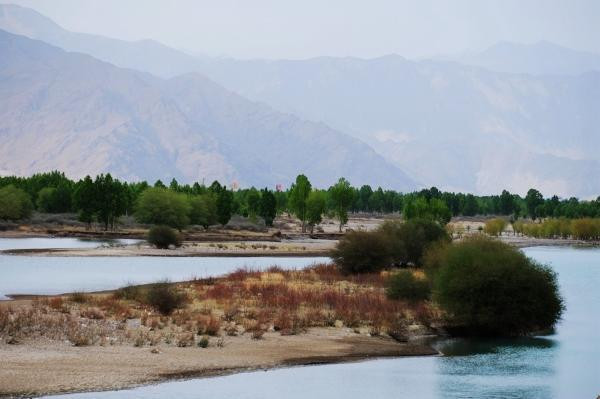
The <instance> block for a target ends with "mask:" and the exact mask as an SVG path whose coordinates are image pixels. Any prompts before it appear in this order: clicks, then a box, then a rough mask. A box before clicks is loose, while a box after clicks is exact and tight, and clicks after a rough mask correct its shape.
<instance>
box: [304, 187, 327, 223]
mask: <svg viewBox="0 0 600 399" xmlns="http://www.w3.org/2000/svg"><path fill="white" fill-rule="evenodd" d="M325 205H326V199H325V193H323V192H322V191H318V190H315V191H312V192H311V193H310V194H309V195H308V199H307V200H306V220H307V222H308V225H309V226H310V234H312V233H313V230H314V227H315V225H317V224H319V223H321V222H322V220H323V219H322V216H323V213H324V212H325Z"/></svg>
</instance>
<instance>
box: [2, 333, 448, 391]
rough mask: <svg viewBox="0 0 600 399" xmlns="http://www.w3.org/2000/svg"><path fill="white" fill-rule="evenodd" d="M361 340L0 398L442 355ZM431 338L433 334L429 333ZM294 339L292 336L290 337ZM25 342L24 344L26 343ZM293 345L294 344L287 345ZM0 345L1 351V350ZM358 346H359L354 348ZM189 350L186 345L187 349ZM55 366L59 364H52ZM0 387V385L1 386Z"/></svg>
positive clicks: (428, 349)
mask: <svg viewBox="0 0 600 399" xmlns="http://www.w3.org/2000/svg"><path fill="white" fill-rule="evenodd" d="M360 338H362V339H364V340H369V341H371V342H370V344H371V345H365V346H364V348H363V349H362V351H361V349H360V345H359V344H357V343H354V344H353V346H352V350H353V351H354V350H355V351H356V352H353V353H343V354H339V355H335V354H322V355H314V354H310V355H308V356H294V357H288V358H284V359H281V360H279V361H275V362H270V363H260V362H258V363H257V364H253V365H244V366H229V367H227V366H226V367H200V368H197V369H193V368H192V369H187V370H181V371H163V372H161V373H157V374H156V375H147V376H145V377H144V378H141V379H139V381H137V382H135V383H123V384H120V385H117V386H115V385H113V386H110V384H109V383H108V382H107V383H105V384H104V387H102V386H96V387H91V388H89V389H77V388H74V387H69V386H68V385H69V384H68V383H61V384H60V385H61V387H62V388H61V389H55V390H54V389H53V390H46V391H45V390H35V389H34V390H32V389H29V390H23V391H18V390H17V391H12V392H1V391H0V398H11V399H12V398H15V399H17V398H18V399H21V398H39V397H43V396H55V395H66V394H76V393H92V392H107V391H127V390H132V389H135V388H139V387H143V386H151V385H157V384H161V383H168V382H177V381H185V380H192V379H203V378H215V377H225V376H229V375H234V374H240V373H252V372H256V371H272V370H278V369H286V368H294V367H309V366H316V365H328V364H344V363H354V362H362V361H370V360H377V359H386V358H403V357H425V356H428V357H429V356H443V354H442V353H441V352H439V351H438V350H436V349H434V348H433V347H432V346H430V345H427V344H423V343H417V341H419V340H418V339H415V342H413V343H410V342H409V343H398V342H396V341H393V340H392V339H391V338H382V337H360ZM428 338H433V337H428ZM292 339H293V338H292ZM378 340H379V341H381V340H385V341H388V342H384V346H385V347H386V348H385V349H382V350H377V351H376V352H373V346H372V344H376V341H378ZM390 343H391V344H392V345H396V346H397V347H396V348H394V349H390V348H389V346H390ZM25 345H26V344H25ZM290 347H291V348H293V345H291V346H290ZM1 348H2V347H1V346H0V351H1ZM357 348H358V349H357ZM178 349H181V350H186V348H178ZM187 350H189V349H187ZM55 366H60V364H59V365H55ZM31 372H32V373H35V372H36V370H31ZM0 389H1V388H0Z"/></svg>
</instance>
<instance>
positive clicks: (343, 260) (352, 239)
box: [331, 231, 391, 273]
mask: <svg viewBox="0 0 600 399" xmlns="http://www.w3.org/2000/svg"><path fill="white" fill-rule="evenodd" d="M331 257H332V259H333V261H334V262H335V263H336V265H337V266H338V267H339V268H340V270H341V271H342V272H343V273H372V272H376V271H379V270H381V269H383V268H385V267H387V266H389V264H390V261H391V257H390V253H389V245H388V243H387V240H386V238H385V237H384V236H383V235H382V234H380V233H379V232H366V231H351V232H349V233H346V235H345V236H344V237H342V239H341V240H340V241H339V242H338V244H337V245H336V247H335V249H334V250H333V251H332V253H331Z"/></svg>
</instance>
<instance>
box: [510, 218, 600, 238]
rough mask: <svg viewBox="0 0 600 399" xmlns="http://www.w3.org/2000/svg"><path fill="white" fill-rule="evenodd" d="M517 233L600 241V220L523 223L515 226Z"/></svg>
mask: <svg viewBox="0 0 600 399" xmlns="http://www.w3.org/2000/svg"><path fill="white" fill-rule="evenodd" d="M513 228H514V230H515V233H519V234H523V235H526V236H530V237H535V238H569V237H572V238H576V239H579V240H598V239H600V218H579V219H567V218H558V219H546V220H544V221H543V222H541V223H534V222H523V221H521V220H519V221H517V222H515V223H514V224H513Z"/></svg>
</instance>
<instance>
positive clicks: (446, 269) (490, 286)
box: [430, 236, 564, 336]
mask: <svg viewBox="0 0 600 399" xmlns="http://www.w3.org/2000/svg"><path fill="white" fill-rule="evenodd" d="M433 259H434V261H435V262H436V263H437V264H436V265H434V266H433V267H431V268H430V269H437V271H436V272H435V276H434V291H433V298H434V300H435V301H436V302H437V303H438V304H439V305H440V307H441V308H442V309H443V310H444V311H445V312H446V313H447V316H448V319H449V326H448V329H449V331H450V332H451V333H454V334H458V335H492V336H515V335H524V334H528V333H532V332H535V331H541V330H547V329H551V328H553V327H554V325H555V324H556V322H557V321H558V320H559V319H560V316H561V314H562V312H563V309H564V306H563V300H562V298H561V296H560V293H559V289H558V283H557V280H556V274H555V273H554V272H553V271H552V270H551V269H550V268H548V267H546V266H542V265H540V264H538V263H536V262H535V261H533V260H531V259H529V258H527V257H526V256H525V255H524V254H523V253H522V252H521V251H520V250H518V249H516V248H513V247H511V246H509V245H507V244H504V243H502V242H500V241H497V240H493V239H490V238H486V237H483V236H480V237H472V238H469V239H466V240H465V241H463V242H460V243H457V244H452V245H448V246H446V247H443V248H442V249H441V250H440V253H438V256H435V257H433Z"/></svg>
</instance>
